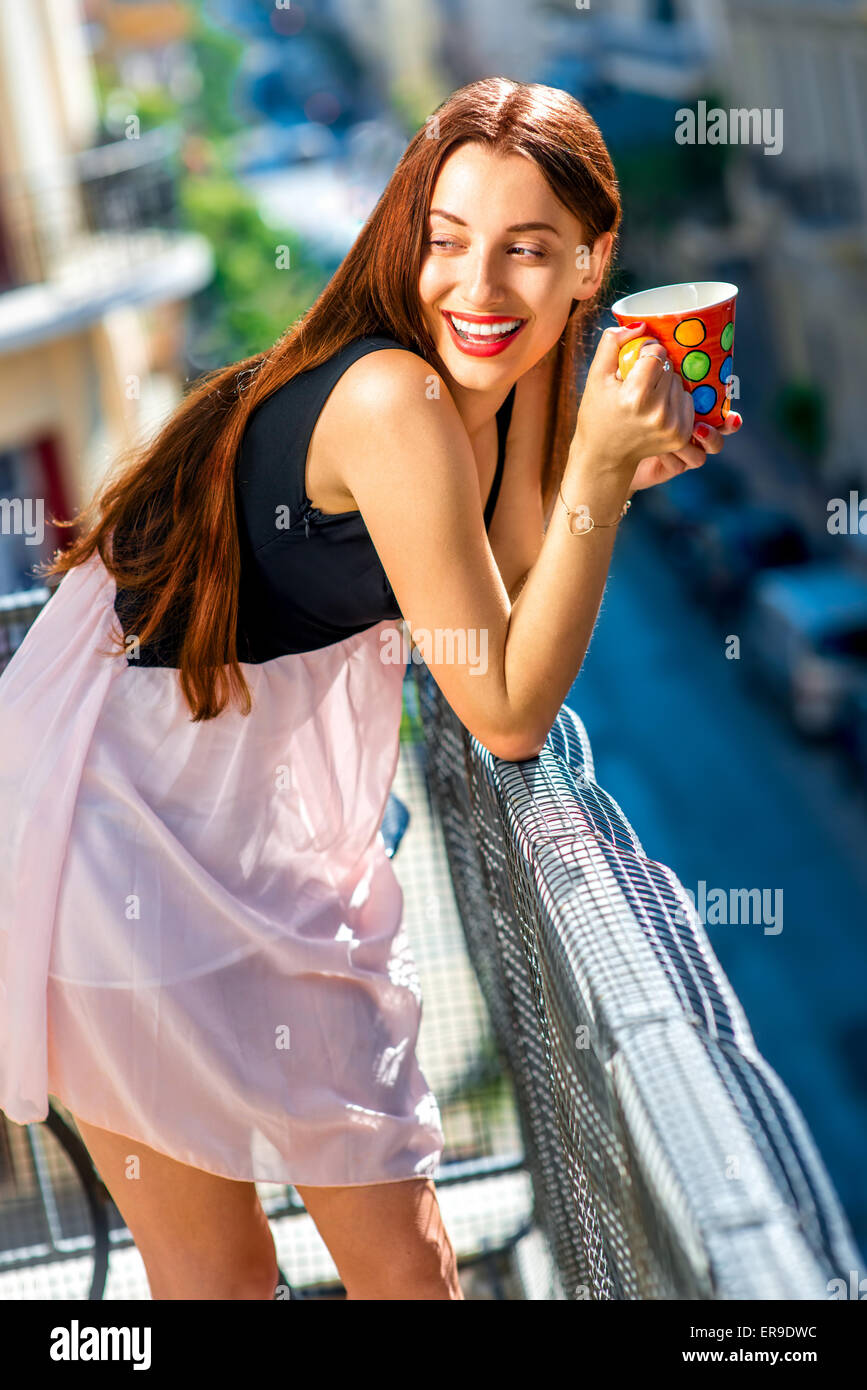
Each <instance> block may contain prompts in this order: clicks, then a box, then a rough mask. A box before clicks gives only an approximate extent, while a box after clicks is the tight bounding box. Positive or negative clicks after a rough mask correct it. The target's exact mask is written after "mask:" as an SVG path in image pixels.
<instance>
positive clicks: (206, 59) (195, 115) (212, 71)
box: [186, 7, 244, 136]
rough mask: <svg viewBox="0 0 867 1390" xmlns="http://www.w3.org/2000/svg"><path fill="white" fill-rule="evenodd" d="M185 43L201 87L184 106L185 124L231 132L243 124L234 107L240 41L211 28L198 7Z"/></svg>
mask: <svg viewBox="0 0 867 1390" xmlns="http://www.w3.org/2000/svg"><path fill="white" fill-rule="evenodd" d="M187 44H188V45H189V48H190V50H191V52H192V55H193V58H194V60H195V63H196V66H197V68H198V70H199V72H200V73H201V76H202V83H201V88H200V91H199V93H198V95H197V96H196V97H195V98H194V99H193V101H191V102H190V103H189V104H188V106H187V108H186V109H187V111H188V113H189V115H188V120H187V122H186V124H187V128H188V129H189V130H192V131H196V132H199V133H201V134H206V135H209V136H215V135H232V134H234V133H235V132H236V131H238V130H240V129H241V128H242V125H243V122H241V121H240V120H239V119H238V118H237V117H236V116H235V114H234V110H233V95H234V87H235V83H236V81H237V77H238V69H239V67H240V64H241V58H242V55H243V52H244V45H243V43H242V41H241V40H240V39H238V38H235V37H234V36H233V35H232V34H227V33H226V32H225V30H222V29H215V28H212V27H211V26H210V25H209V24H208V22H207V19H206V18H205V16H204V14H203V13H202V11H201V9H200V8H198V7H197V9H196V14H195V20H194V23H193V25H192V27H191V32H190V34H189V35H188V36H187Z"/></svg>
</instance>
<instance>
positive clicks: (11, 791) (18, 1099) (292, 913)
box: [0, 555, 443, 1186]
mask: <svg viewBox="0 0 867 1390" xmlns="http://www.w3.org/2000/svg"><path fill="white" fill-rule="evenodd" d="M114 596H115V584H114V580H113V579H112V578H111V576H110V575H109V574H108V573H107V571H106V569H105V567H104V565H103V563H102V561H101V559H100V558H99V556H98V555H95V556H93V557H92V558H91V559H90V560H89V561H88V562H87V563H86V564H85V565H82V566H79V567H78V568H76V569H74V570H72V571H70V572H69V573H68V574H66V575H65V576H64V577H63V580H62V581H61V583H60V585H59V587H58V589H57V591H56V592H55V594H54V595H53V597H52V598H51V599H50V600H49V602H48V604H47V605H46V607H45V608H44V609H43V610H42V612H40V614H39V616H38V618H37V619H36V621H35V622H34V624H33V625H32V627H31V628H30V629H29V630H28V632H27V634H26V636H25V639H24V641H23V643H22V645H21V646H20V647H19V649H18V651H17V652H16V653H15V655H14V656H13V658H12V660H11V662H10V663H9V665H8V666H7V668H6V670H5V672H4V673H3V675H2V677H0V749H2V772H0V904H2V905H0V1109H3V1110H4V1111H5V1112H6V1114H7V1115H8V1116H9V1118H10V1119H12V1120H15V1121H17V1122H19V1123H29V1122H31V1121H34V1120H40V1119H44V1117H45V1115H46V1113H47V1108H48V1096H49V1095H53V1096H56V1097H57V1098H58V1099H59V1100H60V1101H62V1102H63V1104H65V1105H66V1106H67V1107H68V1108H69V1109H70V1110H71V1111H72V1112H73V1114H75V1115H76V1116H78V1117H79V1118H80V1119H82V1120H85V1121H88V1122H90V1123H91V1124H94V1125H98V1126H101V1127H103V1128H105V1129H109V1130H113V1131H116V1132H117V1133H120V1134H124V1135H128V1136H129V1137H130V1138H132V1139H138V1140H140V1141H141V1142H143V1143H145V1144H147V1145H149V1146H150V1147H151V1148H154V1149H157V1150H158V1151H160V1152H161V1153H164V1154H167V1155H169V1156H170V1157H172V1158H176V1159H178V1160H179V1161H181V1162H183V1163H187V1164H191V1165H192V1166H194V1167H197V1168H202V1169H205V1170H207V1171H208V1172H211V1173H216V1174H219V1175H221V1176H224V1177H228V1178H236V1179H244V1180H254V1181H263V1182H278V1183H297V1184H299V1185H318V1186H332V1185H344V1184H355V1183H373V1182H387V1181H394V1180H398V1179H404V1178H410V1177H419V1176H428V1177H429V1176H433V1174H434V1173H435V1171H436V1169H437V1166H438V1164H439V1161H440V1158H441V1154H442V1149H443V1134H442V1128H441V1124H440V1115H439V1109H438V1106H437V1102H436V1099H435V1097H434V1096H433V1094H432V1093H431V1091H430V1089H429V1087H428V1085H427V1082H426V1081H425V1078H424V1076H423V1075H422V1073H421V1070H420V1068H419V1065H418V1062H417V1059H416V1055H415V1047H416V1041H417V1036H418V1029H419V1024H420V1021H421V1009H422V1001H421V992H420V988H419V981H418V974H417V970H416V966H415V962H414V960H413V957H412V953H411V950H410V947H409V944H408V942H407V938H406V934H405V930H404V926H403V895H402V891H401V888H400V886H399V884H398V881H397V879H396V877H395V874H394V870H393V868H392V866H391V862H390V860H389V859H388V857H387V856H386V854H385V848H384V844H383V841H382V836H381V834H380V833H379V826H380V823H381V820H382V816H383V812H384V809H385V804H386V800H387V797H388V793H389V789H390V787H391V783H392V780H393V777H394V773H395V769H396V766H397V758H398V753H399V725H400V712H401V694H402V681H403V674H404V668H403V667H402V666H401V665H400V664H396V663H394V662H388V661H384V660H383V659H382V654H383V643H382V640H381V637H380V634H381V633H383V632H384V630H385V629H386V628H387V627H389V622H388V620H384V621H383V622H382V623H380V624H377V625H376V626H375V627H373V628H369V629H368V630H367V631H365V632H362V633H359V634H356V635H355V636H353V637H350V638H347V639H346V640H344V641H340V642H336V643H334V644H333V645H331V646H329V647H326V648H323V649H321V650H319V651H314V652H310V653H304V654H300V655H290V656H283V657H278V658H276V659H274V660H271V661H266V662H263V663H262V664H260V665H252V664H245V665H244V666H243V671H244V676H245V679H246V680H247V682H248V684H249V686H250V690H251V696H252V701H253V708H252V712H251V713H250V714H249V715H246V716H245V715H242V714H241V713H240V712H238V711H237V710H236V709H235V708H233V707H231V708H229V709H227V710H226V711H225V712H224V713H223V714H221V715H220V716H219V717H218V718H216V719H213V720H206V721H202V722H200V723H194V722H193V721H192V720H191V718H190V711H189V707H188V706H187V704H186V701H185V700H184V698H183V695H182V693H181V689H180V685H179V682H178V673H177V671H176V670H174V669H173V668H149V667H139V668H136V667H134V666H130V665H128V664H127V661H126V657H125V656H124V655H120V656H116V657H110V658H109V657H105V656H103V655H101V654H100V650H105V649H107V648H108V639H109V635H110V633H111V632H112V631H115V632H117V631H119V624H118V620H117V617H116V615H115V612H114V607H113V604H114Z"/></svg>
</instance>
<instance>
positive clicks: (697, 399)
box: [611, 280, 738, 429]
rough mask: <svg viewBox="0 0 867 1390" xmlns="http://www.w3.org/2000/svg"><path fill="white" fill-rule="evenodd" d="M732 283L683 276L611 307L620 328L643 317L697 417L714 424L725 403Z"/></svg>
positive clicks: (732, 326)
mask: <svg viewBox="0 0 867 1390" xmlns="http://www.w3.org/2000/svg"><path fill="white" fill-rule="evenodd" d="M737 293H738V287H737V285H732V284H729V282H728V281H725V280H687V281H684V282H683V284H680V285H660V286H658V287H657V288H656V289H652V290H640V291H639V292H638V293H637V294H628V295H626V296H625V298H623V299H618V300H617V302H616V304H612V306H611V312H612V314H613V315H614V317H615V318H616V320H617V322H618V323H619V324H621V325H622V326H623V327H624V328H628V327H630V326H631V325H632V324H637V323H643V324H644V325H645V327H646V329H647V332H648V334H649V335H651V336H652V337H654V338H656V339H657V341H658V342H660V343H662V345H663V347H664V348H665V350H666V352H667V353H668V356H669V358H670V360H671V363H672V366H673V367H675V368H676V370H677V371H678V372H679V373H680V376H681V380H682V381H683V384H684V386H685V387H686V389H687V390H688V391H690V392H691V393H692V403H693V407H694V409H695V418H696V420H697V421H701V420H704V421H705V422H706V423H707V424H709V425H715V426H716V428H717V429H719V427H720V425H721V424H722V423H723V421H724V420H725V417H726V416H727V415H728V413H729V410H730V409H731V392H732V389H733V387H734V374H733V363H734V359H733V349H734V341H735V300H736V298H737Z"/></svg>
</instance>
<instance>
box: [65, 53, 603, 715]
mask: <svg viewBox="0 0 867 1390" xmlns="http://www.w3.org/2000/svg"><path fill="white" fill-rule="evenodd" d="M466 141H475V142H478V143H480V144H483V145H485V146H486V147H487V148H489V149H490V150H492V151H493V152H495V153H499V154H513V153H515V154H523V155H526V156H528V157H529V158H530V159H533V160H534V161H535V162H536V164H537V165H538V166H539V168H540V169H541V171H542V173H543V174H544V176H545V178H546V179H547V181H548V183H549V185H550V186H551V188H552V190H553V191H554V193H555V194H556V196H557V197H558V198H559V199H560V201H561V202H562V203H563V204H564V206H565V207H567V208H568V209H569V211H570V212H571V213H573V214H574V216H575V217H576V218H578V220H579V221H580V223H581V225H582V228H583V231H584V234H585V240H586V243H587V245H588V246H589V247H592V246H593V243H594V242H595V240H596V239H597V237H599V236H600V235H602V233H604V232H612V233H613V234H614V237H615V244H616V237H617V231H618V228H619V225H620V219H621V204H620V197H619V190H618V185H617V178H616V175H615V172H614V166H613V165H612V162H611V159H610V156H609V154H608V151H607V149H606V148H605V143H604V141H603V139H602V135H601V134H600V131H599V128H598V127H597V125H596V123H595V121H594V120H593V119H592V117H591V116H590V115H589V113H588V112H587V111H586V109H585V108H584V107H583V106H582V105H581V103H580V102H578V101H576V100H575V99H574V98H573V97H571V96H569V95H568V93H566V92H563V91H560V90H558V89H557V88H554V87H545V86H541V85H540V84H538V83H523V82H514V81H511V80H509V79H507V78H505V77H490V78H485V79H483V80H481V81H478V82H472V83H470V84H469V85H467V86H465V87H462V88H460V89H459V90H458V91H456V92H454V93H453V94H452V96H450V97H449V98H448V99H447V100H446V101H444V102H443V103H442V104H441V105H440V106H439V107H438V108H437V109H436V111H435V112H434V113H433V115H432V116H431V118H430V119H429V121H428V122H426V124H425V126H424V127H423V128H422V129H421V130H419V131H418V132H417V134H416V135H415V136H414V138H413V139H412V140H411V141H410V143H409V144H408V146H407V148H406V150H405V152H404V154H403V156H402V157H401V159H400V162H399V163H398V165H397V167H396V169H395V171H394V173H393V174H392V176H391V178H390V180H389V182H388V185H387V187H386V188H385V190H384V191H383V193H382V195H381V197H380V198H379V201H378V202H377V204H376V207H375V208H374V209H373V211H372V213H371V214H370V216H369V218H368V219H367V221H366V222H365V224H364V226H363V227H362V229H361V231H360V232H359V234H358V237H357V238H356V240H355V242H354V244H353V246H352V248H351V250H350V251H349V252H348V254H347V256H346V258H345V260H344V261H343V262H342V263H341V265H340V267H339V268H338V269H337V271H336V272H335V274H334V275H333V277H332V279H331V280H330V281H329V283H328V285H327V286H326V287H325V289H324V290H323V291H322V293H321V294H320V295H319V297H318V299H317V300H316V302H315V303H314V304H313V305H312V307H311V308H310V309H308V311H307V312H306V313H305V314H304V315H302V317H301V318H300V319H299V320H297V322H296V323H294V324H292V325H291V326H290V327H289V328H288V329H287V330H286V332H285V333H284V334H283V335H282V336H281V337H280V338H279V339H278V340H277V342H276V343H275V344H274V346H273V347H272V348H270V349H269V350H268V351H266V352H260V353H257V354H255V355H254V356H253V357H248V358H245V359H244V360H243V361H240V362H235V363H233V364H232V365H231V366H228V367H222V368H219V369H217V370H216V371H212V372H208V373H206V374H205V375H204V376H202V377H199V378H198V379H197V380H196V381H195V382H194V384H193V385H192V387H191V388H190V390H189V391H188V392H187V394H186V395H185V396H184V398H183V400H181V401H180V402H179V404H178V405H177V407H176V408H175V410H174V411H173V413H172V415H171V416H170V418H169V419H168V421H167V422H166V423H165V424H164V425H163V426H162V428H161V429H160V430H159V432H158V433H157V434H156V436H155V437H154V438H153V439H152V440H150V441H149V442H148V443H146V444H145V445H137V446H136V447H135V448H134V449H133V450H132V451H129V452H127V453H126V454H124V455H121V457H120V459H119V460H118V462H117V463H116V464H115V466H113V467H112V468H111V469H110V471H109V472H108V474H107V475H106V477H105V479H104V480H103V482H102V484H101V486H100V487H99V489H98V490H97V492H96V493H95V495H94V497H93V498H92V500H91V501H90V503H89V504H88V505H87V506H86V507H85V508H83V509H82V510H81V511H80V512H79V513H78V514H77V516H76V517H75V518H74V519H73V520H72V521H59V520H58V521H57V522H56V524H57V525H66V526H78V527H79V528H80V531H79V534H78V536H77V537H76V538H75V539H74V540H73V541H72V542H71V543H70V545H69V546H68V547H67V548H66V549H64V550H62V551H59V552H57V553H56V555H55V557H54V558H53V559H52V560H51V561H48V562H46V563H45V564H44V565H43V566H41V567H40V568H41V571H42V573H43V575H45V576H46V577H47V576H48V575H50V574H63V573H64V572H65V571H67V570H69V569H72V568H73V566H75V565H79V564H82V563H83V562H84V561H86V560H87V559H89V558H90V556H91V555H92V554H93V552H94V550H95V549H98V550H99V553H100V556H101V558H102V561H103V563H104V564H105V566H106V568H107V569H108V571H109V572H110V573H111V574H112V575H113V577H114V579H115V580H116V583H117V588H118V589H121V588H122V589H129V590H143V591H145V594H146V609H143V610H142V614H143V617H142V621H140V623H139V630H138V631H137V633H136V635H137V637H138V638H139V641H140V643H141V644H142V645H145V644H146V643H147V641H148V639H149V638H151V637H152V636H153V635H154V634H156V633H157V632H158V631H160V630H161V628H162V627H163V625H164V624H166V623H167V622H168V621H169V618H170V615H172V614H173V613H175V612H177V611H179V610H180V609H183V611H184V612H185V613H186V614H187V617H186V619H185V624H184V631H183V638H182V642H181V645H180V655H179V668H180V670H179V675H180V681H181V688H182V690H183V693H184V696H185V698H186V700H187V703H188V704H189V706H190V709H191V711H192V717H193V719H194V720H196V721H197V720H200V719H213V718H215V717H216V716H217V715H218V714H220V713H221V712H222V711H223V710H224V709H225V708H226V704H227V702H228V700H229V699H230V698H237V699H238V700H239V702H240V704H239V707H240V709H241V711H242V713H244V714H249V712H250V709H251V703H252V702H251V698H250V691H249V687H248V686H247V683H246V681H245V680H244V676H243V672H242V670H241V666H240V664H239V662H238V657H237V645H236V625H237V620H238V585H239V580H240V547H239V540H238V525H237V517H236V513H235V495H234V467H235V460H236V456H237V454H238V450H239V447H240V444H241V439H242V436H243V433H244V429H245V426H246V424H247V421H248V420H249V418H250V416H251V414H252V412H253V411H254V410H255V409H256V407H257V406H259V405H260V404H261V403H262V402H263V401H264V400H265V399H266V398H267V397H268V396H270V395H271V394H272V393H273V392H274V391H276V390H278V388H279V387H281V386H283V385H284V384H285V383H286V382H288V381H291V379H292V378H293V377H294V376H296V375H297V374H298V373H300V372H305V371H308V370H310V369H311V368H313V367H317V366H319V365H320V363H323V362H326V361H328V359H329V358H331V357H332V356H333V355H334V354H335V353H337V352H339V351H340V350H341V348H343V347H344V346H345V345H346V344H348V343H350V342H352V341H353V340H354V339H356V338H358V337H361V336H362V335H368V334H386V335H388V336H389V337H393V338H395V339H396V340H397V341H398V342H400V343H402V344H403V345H404V346H405V347H408V348H410V349H412V350H413V351H415V352H417V353H418V354H419V355H420V356H421V357H422V358H424V360H425V361H427V362H428V363H430V365H431V366H432V367H433V368H434V370H436V371H437V372H439V373H440V374H445V370H446V369H445V364H444V363H443V361H442V359H441V358H440V356H439V354H438V352H437V351H436V348H435V346H434V343H433V340H432V338H431V336H430V333H429V331H428V329H427V326H426V324H425V321H424V318H423V315H422V312H421V306H420V302H419V295H418V284H419V274H420V269H421V262H422V255H423V249H424V244H425V239H426V221H427V216H428V209H429V208H430V205H431V198H432V195H433V189H434V185H435V183H436V179H437V176H438V173H439V169H440V166H441V165H442V163H443V160H444V159H445V158H446V156H447V155H448V154H449V153H450V152H451V151H452V150H454V149H455V148H456V146H458V145H460V144H463V143H464V142H466ZM612 253H613V248H612ZM612 260H613V254H612V256H611V257H610V258H609V261H608V265H607V267H606V272H605V276H604V278H603V281H602V284H601V285H600V287H599V290H598V291H597V294H596V295H595V296H594V298H593V299H592V300H582V301H576V302H575V303H574V304H573V306H572V312H571V314H570V316H569V320H568V322H567V324H566V327H565V329H564V331H563V334H562V336H561V338H560V340H559V342H558V344H557V346H556V348H555V353H556V361H555V362H554V370H553V373H552V381H553V383H554V385H553V387H552V390H551V393H550V397H549V406H548V416H547V424H546V439H545V455H544V456H545V460H546V462H545V471H544V476H543V479H542V486H543V502H544V506H545V509H546V513H547V509H548V506H549V504H550V502H551V499H552V498H553V497H554V496H555V495H556V491H557V488H558V487H559V484H560V481H561V479H562V476H563V471H564V468H565V464H566V456H567V452H568V448H569V443H570V440H571V438H572V434H573V432H574V428H575V418H576V414H577V405H578V403H577V377H578V369H579V366H580V363H581V360H582V358H583V355H584V348H585V333H586V330H587V329H588V328H589V327H590V325H591V323H592V321H593V319H594V317H595V314H596V311H597V309H598V306H599V302H600V298H601V295H602V293H603V290H604V289H605V287H606V286H607V283H608V280H609V277H610V269H611V263H612ZM115 533H116V534H117V536H118V537H119V538H122V539H123V542H124V543H123V545H122V546H121V545H118V546H117V547H115V548H114V552H113V551H112V547H111V539H112V537H113V535H114V534H115ZM127 538H129V539H130V540H131V542H132V545H128V544H127ZM124 650H125V647H124V641H123V635H122V634H120V635H118V637H117V651H118V654H119V653H120V652H122V651H124Z"/></svg>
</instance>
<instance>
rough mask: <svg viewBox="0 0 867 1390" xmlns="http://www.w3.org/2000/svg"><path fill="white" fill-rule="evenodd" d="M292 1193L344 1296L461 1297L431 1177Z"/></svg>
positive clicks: (453, 1255)
mask: <svg viewBox="0 0 867 1390" xmlns="http://www.w3.org/2000/svg"><path fill="white" fill-rule="evenodd" d="M296 1186H297V1185H296ZM297 1191H298V1194H299V1196H300V1198H301V1200H302V1202H303V1203H304V1205H305V1207H306V1208H307V1210H308V1212H309V1213H310V1215H311V1217H312V1218H313V1221H314V1222H315V1224H316V1228H317V1230H318V1231H319V1234H320V1235H321V1236H322V1239H323V1240H324V1241H325V1244H326V1245H327V1246H328V1249H329V1251H330V1253H331V1258H332V1259H333V1260H334V1263H335V1264H336V1266H337V1269H338V1272H339V1274H340V1277H341V1279H342V1280H343V1285H344V1288H345V1289H346V1296H347V1298H351V1299H429V1298H449V1299H452V1298H454V1299H461V1298H463V1296H464V1295H463V1292H462V1290H461V1286H460V1283H459V1282H458V1271H457V1261H456V1259H455V1252H454V1250H453V1248H452V1244H451V1241H450V1240H449V1238H448V1236H447V1235H446V1231H445V1227H444V1226H443V1222H442V1216H441V1214H440V1209H439V1203H438V1201H437V1195H436V1189H435V1188H434V1184H433V1182H432V1180H431V1179H430V1178H407V1179H406V1180H405V1181H403V1182H383V1183H370V1184H364V1185H362V1186H356V1187H298V1188H297Z"/></svg>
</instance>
